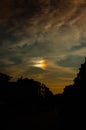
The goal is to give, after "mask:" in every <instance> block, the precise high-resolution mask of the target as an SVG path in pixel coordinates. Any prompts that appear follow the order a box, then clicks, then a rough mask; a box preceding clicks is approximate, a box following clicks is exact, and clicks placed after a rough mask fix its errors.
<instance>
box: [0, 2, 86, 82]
mask: <svg viewBox="0 0 86 130" xmlns="http://www.w3.org/2000/svg"><path fill="white" fill-rule="evenodd" d="M0 46H1V47H0V71H4V72H7V73H8V72H9V73H10V74H11V73H12V74H14V73H15V74H14V75H17V71H18V70H19V72H18V75H19V73H20V74H24V75H25V74H26V75H33V76H34V77H35V75H36V74H39V79H42V78H43V79H45V80H46V78H47V80H48V78H51V77H52V75H53V77H54V78H55V77H59V75H60V74H61V75H60V76H62V75H63V77H64V75H65V76H67V75H70V77H71V75H72V74H71V70H70V68H71V69H72V68H73V67H74V66H75V67H78V66H79V64H80V61H81V59H83V57H84V56H86V0H21V1H18V0H3V1H1V2H0ZM34 57H35V58H38V57H41V58H45V59H47V61H48V66H47V70H46V71H44V70H42V69H38V68H34V67H31V66H30V64H31V59H34ZM79 59H80V61H79ZM74 61H75V62H74ZM72 63H73V65H74V66H72V65H71V64H72ZM67 68H68V69H67ZM50 69H51V70H52V69H53V72H51V71H50ZM54 69H55V70H56V72H58V71H59V69H60V70H65V71H64V72H62V73H60V71H59V72H58V73H57V74H56V73H55V71H54ZM48 71H49V72H48ZM28 73H29V74H28ZM67 77H69V76H67ZM56 79H57V78H56Z"/></svg>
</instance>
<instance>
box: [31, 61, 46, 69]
mask: <svg viewBox="0 0 86 130" xmlns="http://www.w3.org/2000/svg"><path fill="white" fill-rule="evenodd" d="M33 66H34V67H38V68H42V69H45V68H46V60H45V59H40V60H37V61H35V63H34V65H33Z"/></svg>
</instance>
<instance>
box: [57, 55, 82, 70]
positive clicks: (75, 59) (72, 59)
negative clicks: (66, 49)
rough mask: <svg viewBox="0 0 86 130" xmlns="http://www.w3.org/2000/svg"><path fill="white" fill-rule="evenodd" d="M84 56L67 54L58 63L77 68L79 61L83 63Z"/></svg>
mask: <svg viewBox="0 0 86 130" xmlns="http://www.w3.org/2000/svg"><path fill="white" fill-rule="evenodd" d="M83 61H84V58H82V57H81V56H75V55H69V56H68V57H66V58H65V59H63V60H60V61H59V62H58V64H59V65H60V66H63V67H72V68H77V69H78V67H79V66H80V64H81V63H83Z"/></svg>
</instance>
